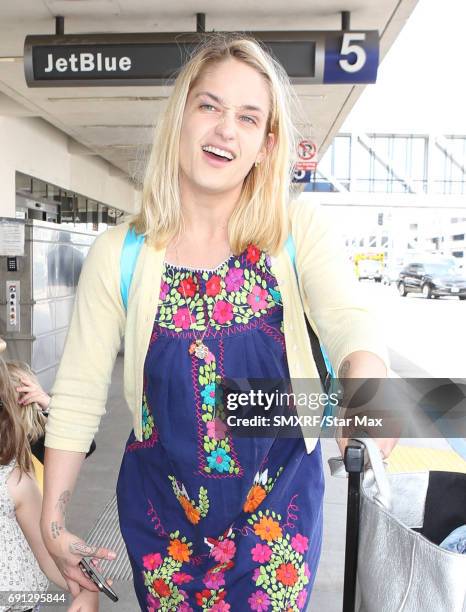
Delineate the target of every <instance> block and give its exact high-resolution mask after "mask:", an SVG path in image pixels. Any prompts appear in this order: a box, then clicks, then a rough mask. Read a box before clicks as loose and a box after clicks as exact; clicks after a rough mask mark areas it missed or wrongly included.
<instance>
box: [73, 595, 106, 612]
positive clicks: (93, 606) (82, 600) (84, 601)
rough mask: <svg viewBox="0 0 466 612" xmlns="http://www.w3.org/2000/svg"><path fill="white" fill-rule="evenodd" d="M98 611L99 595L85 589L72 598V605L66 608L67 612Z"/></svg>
mask: <svg viewBox="0 0 466 612" xmlns="http://www.w3.org/2000/svg"><path fill="white" fill-rule="evenodd" d="M98 610H99V594H98V593H95V592H94V591H87V590H86V589H84V590H82V591H81V593H80V594H79V595H78V596H77V597H75V598H74V600H73V603H72V604H71V606H70V607H69V608H68V612H98Z"/></svg>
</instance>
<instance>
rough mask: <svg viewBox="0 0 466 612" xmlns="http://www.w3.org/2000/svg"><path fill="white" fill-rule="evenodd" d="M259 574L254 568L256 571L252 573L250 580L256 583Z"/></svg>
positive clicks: (258, 570)
mask: <svg viewBox="0 0 466 612" xmlns="http://www.w3.org/2000/svg"><path fill="white" fill-rule="evenodd" d="M260 573H261V571H260V569H259V568H258V567H256V569H255V570H254V571H253V572H252V579H253V581H254V582H256V580H257V579H258V578H259V576H260Z"/></svg>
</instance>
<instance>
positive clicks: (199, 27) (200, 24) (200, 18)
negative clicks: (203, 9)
mask: <svg viewBox="0 0 466 612" xmlns="http://www.w3.org/2000/svg"><path fill="white" fill-rule="evenodd" d="M196 32H205V13H196Z"/></svg>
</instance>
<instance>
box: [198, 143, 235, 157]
mask: <svg viewBox="0 0 466 612" xmlns="http://www.w3.org/2000/svg"><path fill="white" fill-rule="evenodd" d="M202 150H203V151H208V152H209V153H215V155H221V156H222V157H226V158H227V159H229V160H232V159H233V155H232V154H231V153H230V152H229V151H224V150H223V149H217V147H211V146H210V145H205V146H203V147H202Z"/></svg>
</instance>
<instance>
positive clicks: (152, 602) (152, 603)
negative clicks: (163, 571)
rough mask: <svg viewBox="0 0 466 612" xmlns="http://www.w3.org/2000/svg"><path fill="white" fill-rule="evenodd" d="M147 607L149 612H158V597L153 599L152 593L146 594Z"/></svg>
mask: <svg viewBox="0 0 466 612" xmlns="http://www.w3.org/2000/svg"><path fill="white" fill-rule="evenodd" d="M147 606H148V610H149V612H152V610H159V609H160V599H159V598H158V597H154V596H153V595H152V593H148V594H147Z"/></svg>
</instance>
